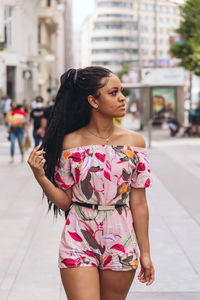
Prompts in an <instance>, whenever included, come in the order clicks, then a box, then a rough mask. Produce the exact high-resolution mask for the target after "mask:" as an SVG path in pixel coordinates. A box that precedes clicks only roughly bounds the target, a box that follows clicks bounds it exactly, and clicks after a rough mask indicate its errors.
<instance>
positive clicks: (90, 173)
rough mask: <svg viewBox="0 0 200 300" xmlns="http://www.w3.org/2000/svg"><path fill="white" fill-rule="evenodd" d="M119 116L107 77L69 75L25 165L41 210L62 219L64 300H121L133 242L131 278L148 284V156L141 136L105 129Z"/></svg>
mask: <svg viewBox="0 0 200 300" xmlns="http://www.w3.org/2000/svg"><path fill="white" fill-rule="evenodd" d="M125 112H126V103H125V97H124V95H123V93H122V85H121V82H120V80H119V78H118V77H117V76H116V75H114V73H112V72H111V71H110V70H108V69H106V68H102V67H88V68H84V69H79V70H75V69H70V70H68V71H67V72H66V73H65V74H63V75H62V77H61V87H60V89H59V91H58V94H57V97H56V103H55V109H54V110H53V115H52V117H51V119H50V122H49V125H48V127H47V131H46V134H45V138H44V141H43V144H42V147H40V146H38V147H36V148H35V149H34V150H33V151H32V153H31V154H30V157H29V159H28V163H29V165H30V167H31V168H32V171H33V173H34V176H35V178H36V180H37V181H38V183H39V184H40V185H41V187H42V189H43V191H44V193H45V194H46V196H47V198H48V202H49V208H51V207H53V208H54V213H55V214H57V213H58V212H59V209H62V210H63V211H64V212H66V216H67V220H66V222H65V226H64V230H63V234H62V238H61V243H60V251H59V267H60V272H61V278H62V282H63V285H64V288H65V291H66V294H67V298H68V299H87V300H94V299H100V298H101V299H118V300H124V299H125V298H126V295H127V293H128V291H129V289H130V286H131V284H132V281H133V279H134V276H135V271H136V269H137V266H138V250H137V241H138V245H139V248H140V264H141V270H140V273H139V275H138V279H139V280H140V282H142V283H146V285H150V284H152V283H153V281H154V267H153V264H152V261H151V257H150V246H149V238H148V208H147V201H146V194H145V188H147V187H149V186H150V183H151V176H150V169H149V160H148V153H147V150H146V149H145V141H144V138H143V137H142V136H141V135H139V134H138V133H136V132H133V131H129V130H126V129H124V128H122V127H120V126H117V125H115V124H114V123H113V118H115V117H117V118H121V117H123V116H124V115H125ZM42 149H43V150H42ZM136 237H137V241H136Z"/></svg>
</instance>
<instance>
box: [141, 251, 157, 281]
mask: <svg viewBox="0 0 200 300" xmlns="http://www.w3.org/2000/svg"><path fill="white" fill-rule="evenodd" d="M140 264H141V270H140V273H139V275H138V279H139V281H140V282H142V283H145V282H146V285H150V284H152V283H153V282H154V279H155V271H154V266H153V264H152V261H151V257H150V255H148V254H146V255H144V254H143V255H142V254H141V256H140Z"/></svg>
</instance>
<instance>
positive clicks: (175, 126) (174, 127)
mask: <svg viewBox="0 0 200 300" xmlns="http://www.w3.org/2000/svg"><path fill="white" fill-rule="evenodd" d="M168 126H169V129H170V135H171V136H175V135H176V134H177V133H178V132H179V130H180V128H181V124H180V122H179V121H178V119H177V117H176V118H173V117H169V118H168Z"/></svg>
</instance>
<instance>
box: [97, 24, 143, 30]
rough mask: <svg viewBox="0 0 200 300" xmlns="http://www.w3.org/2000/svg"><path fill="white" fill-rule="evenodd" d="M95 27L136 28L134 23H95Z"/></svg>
mask: <svg viewBox="0 0 200 300" xmlns="http://www.w3.org/2000/svg"><path fill="white" fill-rule="evenodd" d="M95 29H135V30H136V29H137V24H136V23H96V24H95Z"/></svg>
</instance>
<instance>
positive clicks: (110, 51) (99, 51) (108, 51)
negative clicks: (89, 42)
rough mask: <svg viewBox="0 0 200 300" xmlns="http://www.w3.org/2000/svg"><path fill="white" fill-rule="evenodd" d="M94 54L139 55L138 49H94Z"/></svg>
mask: <svg viewBox="0 0 200 300" xmlns="http://www.w3.org/2000/svg"><path fill="white" fill-rule="evenodd" d="M91 52H92V54H125V53H129V54H138V49H123V48H119V49H92V51H91Z"/></svg>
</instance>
